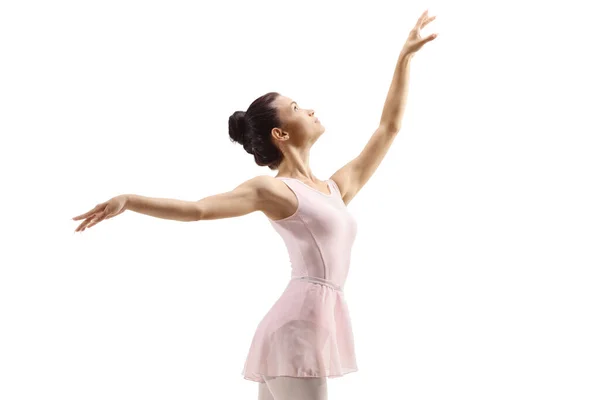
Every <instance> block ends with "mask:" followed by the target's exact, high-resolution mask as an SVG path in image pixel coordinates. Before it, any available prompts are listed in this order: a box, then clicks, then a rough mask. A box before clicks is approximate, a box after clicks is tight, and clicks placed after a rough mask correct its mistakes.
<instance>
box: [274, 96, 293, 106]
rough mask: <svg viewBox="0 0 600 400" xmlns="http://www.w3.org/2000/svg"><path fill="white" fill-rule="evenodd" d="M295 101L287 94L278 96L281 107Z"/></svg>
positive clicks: (278, 103) (278, 104)
mask: <svg viewBox="0 0 600 400" xmlns="http://www.w3.org/2000/svg"><path fill="white" fill-rule="evenodd" d="M293 101H294V99H291V98H289V97H287V96H283V95H280V96H278V97H277V101H276V102H277V106H278V107H280V108H286V107H289V106H290V103H292V102H293Z"/></svg>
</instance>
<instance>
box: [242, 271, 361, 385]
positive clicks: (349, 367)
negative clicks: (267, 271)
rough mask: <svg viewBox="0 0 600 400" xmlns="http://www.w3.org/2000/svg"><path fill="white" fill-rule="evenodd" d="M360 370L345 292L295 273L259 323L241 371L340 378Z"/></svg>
mask: <svg viewBox="0 0 600 400" xmlns="http://www.w3.org/2000/svg"><path fill="white" fill-rule="evenodd" d="M355 371H358V368H357V365H356V357H355V352H354V336H353V333H352V324H351V321H350V315H349V313H348V307H347V305H346V301H345V299H344V293H343V290H342V289H341V288H340V287H339V286H337V285H335V284H334V283H333V282H330V281H327V280H324V279H322V278H317V277H307V276H299V277H293V278H292V279H291V280H290V282H289V283H288V286H287V287H286V288H285V290H284V291H283V293H282V295H281V296H280V297H279V299H278V300H277V301H276V302H275V304H274V305H273V307H271V309H270V310H269V311H268V312H267V314H266V315H265V316H264V317H263V319H262V320H261V321H260V323H259V324H258V327H257V329H256V333H255V334H254V338H253V339H252V343H251V345H250V350H249V352H248V356H247V358H246V362H245V365H244V369H243V371H242V375H243V377H244V379H247V380H251V381H255V382H261V383H263V382H265V381H264V379H263V377H262V375H264V376H293V377H302V378H306V377H330V378H335V377H340V376H343V375H345V374H347V373H349V372H355Z"/></svg>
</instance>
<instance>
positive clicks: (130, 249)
mask: <svg viewBox="0 0 600 400" xmlns="http://www.w3.org/2000/svg"><path fill="white" fill-rule="evenodd" d="M492 4H493V5H492ZM517 4H518V5H517ZM589 4H591V3H584V2H577V1H568V2H560V3H558V2H547V3H545V4H544V5H543V6H540V7H538V6H537V2H531V1H530V2H522V1H519V2H518V3H517V2H516V1H513V2H505V1H503V2H474V1H473V2H466V1H453V2H445V1H444V2H443V1H429V2H421V1H418V2H410V3H407V2H398V1H393V2H392V1H376V0H370V1H368V2H356V3H348V2H344V3H342V2H323V1H294V2H288V1H262V0H261V1H256V0H254V1H251V2H246V1H237V2H233V1H220V2H210V3H207V4H204V3H202V4H201V3H200V2H193V1H186V2H184V1H169V2H167V1H164V2H157V1H129V0H128V1H124V0H120V1H103V2H81V1H53V2H46V1H44V2H42V1H37V2H34V1H16V0H14V1H10V0H9V1H3V2H2V3H1V6H0V57H1V62H0V69H1V71H0V72H1V73H0V102H1V103H0V131H1V134H2V146H1V149H0V151H1V153H0V155H1V159H0V163H1V165H0V167H1V170H2V186H3V187H2V193H3V194H2V196H1V200H0V201H1V205H2V209H1V210H2V224H1V228H0V229H1V235H2V242H1V243H2V250H1V252H0V254H1V255H0V257H1V259H0V264H1V270H0V324H1V325H0V398H1V399H3V400H17V399H19V400H20V399H36V400H38V399H39V400H42V399H44V400H45V399H55V398H56V399H62V400H67V399H77V400H80V399H85V400H93V399H94V400H95V399H103V400H104V399H111V400H117V399H127V400H132V399H145V400H148V399H177V400H184V399H205V398H206V399H208V398H210V399H255V398H257V391H258V384H257V383H254V382H251V381H247V380H244V379H243V378H242V376H241V370H242V368H243V365H244V361H245V358H246V355H247V351H248V349H249V346H250V342H251V339H252V336H253V334H254V330H255V328H256V326H257V324H258V323H259V321H260V320H261V318H262V317H263V315H264V314H265V313H266V312H267V311H268V309H269V308H270V307H271V305H272V304H273V303H274V302H275V300H276V299H277V298H278V296H279V295H280V294H281V292H282V290H283V289H284V288H285V285H286V284H287V281H288V279H289V275H290V267H289V262H288V256H287V253H286V249H285V246H284V243H283V241H282V240H281V238H280V237H279V236H278V235H277V233H276V232H275V231H274V230H273V228H272V227H271V226H270V225H269V223H268V221H267V219H266V217H265V216H264V215H263V214H262V213H259V212H256V213H252V214H249V215H246V216H243V217H239V218H232V219H222V220H214V221H201V222H190V223H184V222H177V221H170V220H162V219H158V218H152V217H149V216H146V215H143V214H137V213H134V212H131V211H128V212H126V213H124V214H121V215H120V216H119V217H117V218H114V219H111V220H107V221H103V222H101V223H99V224H98V225H96V226H94V227H92V228H90V229H88V230H86V231H85V232H83V233H77V234H74V233H73V231H74V230H75V228H76V227H77V226H78V225H79V222H75V221H72V220H71V218H72V217H74V216H76V215H79V214H82V213H84V212H86V211H88V210H89V209H91V208H93V207H94V206H95V205H96V204H98V203H100V202H103V201H106V200H108V199H109V198H111V197H113V196H116V195H119V194H124V193H135V194H140V195H144V196H150V197H167V198H177V199H182V200H191V201H194V200H199V199H201V198H203V197H205V196H209V195H213V194H217V193H221V192H225V191H229V190H231V189H233V188H234V187H236V186H237V185H239V184H240V183H241V182H243V181H245V180H247V179H250V178H251V177H253V176H256V175H260V174H267V175H272V176H274V175H275V174H276V172H275V171H271V170H269V169H268V168H267V167H258V166H257V165H255V164H254V161H253V159H252V156H250V155H249V154H247V153H246V152H245V151H244V150H243V149H242V147H241V146H240V145H239V144H235V143H232V142H230V140H229V136H228V131H227V122H228V117H229V116H230V115H231V114H232V113H233V112H234V111H237V110H246V108H247V107H248V106H249V105H250V103H251V102H252V101H253V100H254V99H255V98H257V97H259V96H260V95H262V94H264V93H267V92H269V91H277V92H279V93H281V94H284V95H286V96H288V97H291V98H292V99H294V100H296V101H297V102H298V103H299V105H300V107H303V108H313V109H314V110H315V112H316V115H317V116H318V117H319V119H320V120H321V122H322V124H323V125H324V126H325V127H326V132H325V133H324V134H323V136H321V138H320V140H319V141H318V142H317V143H316V144H315V146H314V147H313V149H312V152H311V158H310V165H311V168H312V170H313V171H314V172H315V174H316V175H317V176H318V177H319V178H320V179H322V180H325V179H327V178H329V176H331V174H332V173H333V172H335V171H336V170H337V169H338V168H340V167H341V166H342V165H344V164H345V163H346V162H348V161H350V160H351V159H352V158H353V157H355V156H356V155H357V154H358V153H359V152H360V151H361V150H362V148H363V146H364V145H365V144H366V143H367V141H368V139H369V138H370V135H371V134H372V133H373V132H374V130H375V129H376V127H377V124H378V123H379V118H380V116H381V111H382V108H383V104H384V101H385V97H386V94H387V91H388V88H389V84H390V82H391V78H392V74H393V72H394V71H393V69H394V66H395V63H396V59H397V56H398V54H399V51H400V49H401V47H402V45H403V43H404V41H405V39H406V37H407V34H408V32H409V30H410V29H411V28H412V26H413V25H414V23H415V22H416V20H417V18H418V17H419V15H420V14H421V12H422V11H424V10H425V9H426V8H429V10H430V15H436V16H437V19H436V20H435V21H433V22H432V23H431V24H429V25H428V26H427V27H426V28H425V29H424V30H423V35H424V36H425V35H428V34H430V33H434V32H437V33H439V37H438V38H437V39H436V40H434V41H433V42H431V43H429V44H427V45H425V46H424V47H423V48H422V49H421V51H420V52H419V53H418V54H416V56H415V57H414V59H413V61H412V64H411V77H410V86H409V87H410V89H409V97H408V106H407V108H406V113H405V116H404V120H403V125H402V129H401V132H400V134H399V135H398V136H397V138H396V141H395V143H394V144H393V146H392V147H391V149H390V151H389V153H388V155H387V156H386V158H385V160H384V161H383V163H382V164H381V166H380V168H379V169H378V171H377V172H376V173H375V175H373V177H372V178H371V180H370V181H369V183H368V184H367V185H366V186H365V187H364V188H363V190H362V191H361V192H360V193H359V194H358V195H357V196H356V198H355V199H354V200H353V201H352V202H351V203H350V205H349V210H350V211H351V212H352V213H353V215H354V216H355V217H356V219H357V221H358V236H357V238H356V242H355V245H354V249H353V258H352V264H351V268H350V274H349V276H348V280H347V283H346V299H347V302H348V305H349V308H350V311H351V316H352V323H353V326H354V334H355V345H356V352H357V360H358V367H359V371H358V372H355V373H352V374H348V375H346V376H344V377H343V378H336V379H330V380H329V381H328V385H329V386H328V387H329V398H330V399H332V400H336V399H340V400H341V399H365V398H369V399H413V400H414V399H450V398H456V399H458V398H460V399H462V400H467V399H478V400H479V399H486V400H492V399H503V400H504V399H512V400H516V399H527V400H529V399H578V400H584V399H598V398H599V397H600V381H599V377H600V364H599V360H600V344H599V343H600V342H599V341H598V337H600V322H599V318H598V316H599V312H600V294H599V292H598V285H599V283H600V281H599V276H600V273H599V266H600V251H599V240H600V228H599V226H600V211H599V210H600V209H599V207H598V204H600V195H599V175H600V173H599V172H600V160H599V158H598V154H599V151H600V139H599V133H600V129H599V125H600V124H599V122H598V118H597V115H598V108H599V102H598V91H599V89H600V87H599V86H600V85H599V78H598V71H599V70H600V65H599V62H598V55H597V53H598V51H597V50H598V39H599V36H600V35H599V34H598V30H597V28H594V27H593V26H594V25H595V26H597V19H596V17H595V16H594V14H593V12H592V10H590V9H589ZM594 29H595V30H594Z"/></svg>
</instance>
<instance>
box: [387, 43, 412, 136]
mask: <svg viewBox="0 0 600 400" xmlns="http://www.w3.org/2000/svg"><path fill="white" fill-rule="evenodd" d="M412 57H413V54H409V55H407V54H405V53H404V52H401V53H400V56H399V57H398V61H397V62H396V69H395V71H394V76H393V78H392V83H391V84H390V89H389V91H388V94H387V98H386V99H385V104H384V106H383V112H382V114H381V121H380V125H384V126H387V127H389V128H391V129H392V130H396V131H398V130H400V127H401V125H402V117H403V115H404V109H405V108H406V99H407V97H408V80H409V77H410V62H411V60H412Z"/></svg>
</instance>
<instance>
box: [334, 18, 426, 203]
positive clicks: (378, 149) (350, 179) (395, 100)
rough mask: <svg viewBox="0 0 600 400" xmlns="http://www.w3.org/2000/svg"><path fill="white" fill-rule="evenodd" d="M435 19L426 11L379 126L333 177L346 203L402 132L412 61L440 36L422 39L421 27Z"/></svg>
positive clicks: (401, 62)
mask: <svg viewBox="0 0 600 400" xmlns="http://www.w3.org/2000/svg"><path fill="white" fill-rule="evenodd" d="M434 19H435V17H430V16H429V15H428V13H427V11H425V12H424V13H423V14H422V15H421V17H420V18H419V19H418V20H417V23H416V25H415V27H414V28H413V29H412V30H411V31H410V34H409V35H408V39H407V40H406V43H405V44H404V47H403V48H402V50H401V51H400V55H399V56H398V61H397V62H396V68H395V69H394V76H393V77H392V82H391V84H390V88H389V90H388V94H387V98H386V100H385V104H384V106H383V111H382V114H381V119H380V121H379V126H378V127H377V129H376V130H375V132H374V133H373V134H372V135H371V138H370V139H369V141H368V142H367V144H366V146H365V147H364V149H363V150H362V151H361V153H360V154H359V155H358V156H357V157H355V158H354V159H352V160H350V162H348V163H347V164H346V165H344V166H342V167H341V168H340V169H338V170H337V171H336V172H335V173H334V174H333V175H332V176H331V178H330V179H332V180H333V181H335V183H336V184H337V186H338V188H339V189H340V193H341V195H342V198H343V200H344V203H346V204H348V203H349V202H350V200H352V198H354V196H356V194H357V193H358V192H359V191H360V189H361V188H362V187H363V186H364V185H365V183H367V181H368V180H369V179H370V178H371V176H372V175H373V174H374V173H375V170H376V169H377V168H378V167H379V165H380V164H381V161H382V160H383V158H384V157H385V155H386V154H387V152H388V150H389V149H390V147H391V146H392V142H393V141H394V139H395V138H396V136H397V133H398V132H399V131H400V128H401V126H402V117H403V115H404V109H405V108H406V98H407V95H408V79H409V75H410V63H411V59H412V57H413V55H414V54H415V52H417V51H418V50H419V49H420V48H421V47H423V45H424V44H425V43H427V42H430V41H432V40H433V39H435V38H436V37H437V34H431V35H429V36H428V37H426V38H424V39H423V38H421V36H420V30H421V28H423V27H424V26H425V25H427V24H428V23H429V22H431V21H433V20H434Z"/></svg>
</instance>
